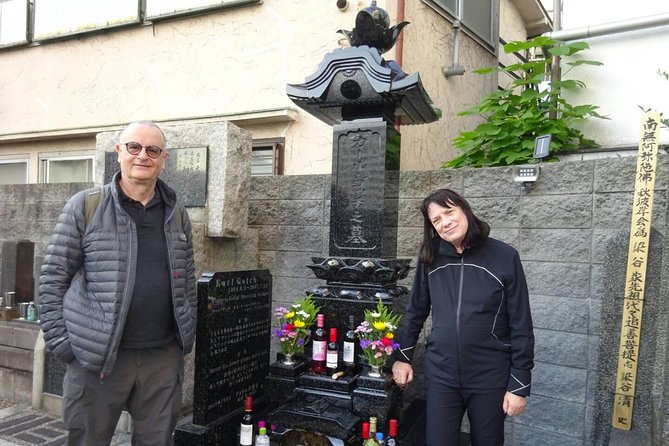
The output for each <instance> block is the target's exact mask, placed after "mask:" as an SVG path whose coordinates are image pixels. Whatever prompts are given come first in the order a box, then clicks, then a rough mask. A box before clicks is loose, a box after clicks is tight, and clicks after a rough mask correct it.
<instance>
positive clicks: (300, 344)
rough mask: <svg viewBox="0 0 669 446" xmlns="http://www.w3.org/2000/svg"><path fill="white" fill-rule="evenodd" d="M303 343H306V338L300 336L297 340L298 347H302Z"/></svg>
mask: <svg viewBox="0 0 669 446" xmlns="http://www.w3.org/2000/svg"><path fill="white" fill-rule="evenodd" d="M303 345H304V339H303V338H299V339H298V340H297V346H298V347H302V346H303Z"/></svg>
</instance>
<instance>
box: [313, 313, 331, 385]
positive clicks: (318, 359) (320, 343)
mask: <svg viewBox="0 0 669 446" xmlns="http://www.w3.org/2000/svg"><path fill="white" fill-rule="evenodd" d="M326 344H327V342H326V340H325V316H324V315H322V314H319V315H318V316H316V330H315V331H314V337H313V344H312V349H313V350H312V353H311V371H313V372H314V373H320V374H323V373H325V350H326V348H327V347H326Z"/></svg>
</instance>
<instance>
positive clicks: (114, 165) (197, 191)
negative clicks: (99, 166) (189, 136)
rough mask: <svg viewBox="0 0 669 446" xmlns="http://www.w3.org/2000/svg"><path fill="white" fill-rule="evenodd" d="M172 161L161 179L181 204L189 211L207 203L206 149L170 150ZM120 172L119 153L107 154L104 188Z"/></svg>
mask: <svg viewBox="0 0 669 446" xmlns="http://www.w3.org/2000/svg"><path fill="white" fill-rule="evenodd" d="M168 150H169V153H170V157H169V159H168V162H166V163H165V170H163V172H162V173H161V176H160V178H161V179H163V180H164V181H165V182H166V183H167V184H169V186H170V187H171V188H172V189H174V190H175V191H176V193H177V196H178V197H179V201H181V203H182V204H183V205H184V206H187V207H201V206H205V205H206V203H207V162H208V158H207V148H206V147H194V148H179V149H176V148H169V149H168ZM117 171H118V161H117V155H116V152H107V153H106V154H105V184H106V183H109V182H110V181H111V180H112V178H113V177H114V174H115V173H116V172H117Z"/></svg>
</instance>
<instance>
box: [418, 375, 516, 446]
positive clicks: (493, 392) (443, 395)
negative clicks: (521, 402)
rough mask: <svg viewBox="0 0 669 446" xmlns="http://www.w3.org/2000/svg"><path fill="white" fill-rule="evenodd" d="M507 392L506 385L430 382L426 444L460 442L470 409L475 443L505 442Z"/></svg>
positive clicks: (494, 444) (499, 444) (438, 445)
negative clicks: (472, 386) (473, 386)
mask: <svg viewBox="0 0 669 446" xmlns="http://www.w3.org/2000/svg"><path fill="white" fill-rule="evenodd" d="M505 393H506V389H456V388H451V387H445V386H439V385H430V384H429V383H428V385H427V389H426V394H427V421H426V433H425V434H426V435H425V438H426V444H427V445H429V446H459V445H460V429H461V425H462V418H463V416H464V414H465V411H466V412H467V417H468V418H469V425H470V427H471V439H472V443H471V444H472V446H502V445H503V444H504V419H505V418H506V415H505V414H504V411H503V410H502V404H503V402H504V394H505Z"/></svg>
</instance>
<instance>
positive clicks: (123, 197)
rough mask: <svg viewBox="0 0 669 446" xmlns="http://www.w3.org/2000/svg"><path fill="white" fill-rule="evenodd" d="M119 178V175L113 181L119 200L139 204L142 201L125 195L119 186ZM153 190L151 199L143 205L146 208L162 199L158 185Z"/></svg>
mask: <svg viewBox="0 0 669 446" xmlns="http://www.w3.org/2000/svg"><path fill="white" fill-rule="evenodd" d="M120 179H121V176H120V175H119V176H118V179H117V180H116V182H115V183H116V192H118V198H119V200H120V201H121V202H126V203H133V204H140V205H141V204H142V203H140V202H139V201H137V200H135V199H134V198H130V197H129V196H127V195H126V193H125V192H123V188H122V187H121V184H120V183H119V181H120ZM154 192H155V193H154V194H153V197H152V198H151V200H150V201H149V202H148V203H146V206H144V207H147V208H148V207H151V206H153V205H154V204H156V203H159V202H161V201H163V198H162V196H161V195H160V188H159V187H156V188H154Z"/></svg>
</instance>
